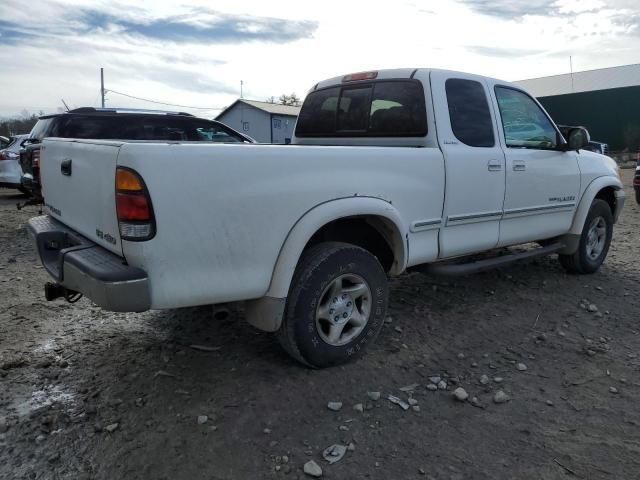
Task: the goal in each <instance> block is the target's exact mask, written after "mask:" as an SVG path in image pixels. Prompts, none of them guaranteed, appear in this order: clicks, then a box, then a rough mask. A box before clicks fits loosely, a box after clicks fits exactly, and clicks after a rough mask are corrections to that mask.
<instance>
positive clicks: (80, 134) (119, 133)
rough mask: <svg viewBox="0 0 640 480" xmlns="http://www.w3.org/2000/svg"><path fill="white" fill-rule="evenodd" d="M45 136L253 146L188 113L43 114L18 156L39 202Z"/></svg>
mask: <svg viewBox="0 0 640 480" xmlns="http://www.w3.org/2000/svg"><path fill="white" fill-rule="evenodd" d="M46 137H64V138H78V139H98V140H154V141H158V140H161V141H163V140H164V141H179V142H185V141H193V142H215V143H255V142H254V140H253V139H251V138H250V137H247V136H246V135H243V134H241V133H239V132H237V131H235V130H233V129H232V128H230V127H228V126H226V125H224V124H222V123H220V122H217V121H215V120H207V119H204V118H198V117H194V116H193V115H190V114H188V113H182V112H167V111H156V110H134V109H117V108H93V107H84V108H77V109H75V110H70V111H68V112H66V113H61V114H56V115H45V116H42V117H40V118H39V119H38V122H37V123H36V124H35V126H34V127H33V130H31V134H30V135H29V138H28V139H25V140H24V141H23V142H22V144H23V147H24V148H23V149H22V151H21V153H20V165H21V167H22V170H23V172H24V175H23V177H22V187H23V188H24V189H25V190H27V191H28V192H29V193H30V194H31V195H32V196H33V197H35V198H36V199H39V200H41V199H42V196H41V193H40V146H41V142H42V140H43V139H44V138H46Z"/></svg>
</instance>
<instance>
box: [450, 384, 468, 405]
mask: <svg viewBox="0 0 640 480" xmlns="http://www.w3.org/2000/svg"><path fill="white" fill-rule="evenodd" d="M453 396H454V397H455V399H456V400H458V401H459V402H465V401H466V400H467V398H469V394H468V393H467V391H466V390H465V389H464V388H462V387H458V388H456V389H455V390H454V391H453Z"/></svg>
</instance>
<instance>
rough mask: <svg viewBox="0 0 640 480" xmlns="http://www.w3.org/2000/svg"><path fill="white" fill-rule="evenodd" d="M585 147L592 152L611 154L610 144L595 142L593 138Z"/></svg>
mask: <svg viewBox="0 0 640 480" xmlns="http://www.w3.org/2000/svg"><path fill="white" fill-rule="evenodd" d="M584 149H585V150H589V151H591V152H596V153H600V154H602V155H609V144H608V143H604V142H595V141H593V140H590V141H589V145H587V146H586V147H584Z"/></svg>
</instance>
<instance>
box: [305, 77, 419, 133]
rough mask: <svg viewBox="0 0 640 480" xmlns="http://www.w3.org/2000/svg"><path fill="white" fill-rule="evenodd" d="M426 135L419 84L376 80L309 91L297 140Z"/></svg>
mask: <svg viewBox="0 0 640 480" xmlns="http://www.w3.org/2000/svg"><path fill="white" fill-rule="evenodd" d="M426 134H427V118H426V107H425V101H424V92H423V89H422V85H421V84H420V82H419V81H417V80H397V81H376V82H367V83H359V84H357V85H345V86H343V87H332V88H328V89H324V90H319V91H316V92H312V93H310V94H309V95H308V96H307V99H306V100H305V102H304V105H303V106H302V110H301V111H300V116H299V118H298V123H297V125H296V136H299V137H314V136H315V137H409V136H411V137H421V136H424V135H426Z"/></svg>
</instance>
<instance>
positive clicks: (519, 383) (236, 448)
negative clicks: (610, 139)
mask: <svg viewBox="0 0 640 480" xmlns="http://www.w3.org/2000/svg"><path fill="white" fill-rule="evenodd" d="M631 175H632V170H626V171H624V181H625V184H626V185H627V194H628V197H627V199H628V200H627V205H626V208H625V211H624V213H623V216H622V219H621V221H620V223H619V224H618V225H617V227H616V231H615V234H614V240H613V244H612V247H611V251H610V254H609V257H608V259H607V261H606V263H605V265H604V266H603V268H602V269H601V270H600V272H599V273H597V274H595V275H591V276H570V275H567V274H565V273H564V271H563V270H562V269H561V267H560V266H559V264H558V262H557V261H556V259H555V258H553V257H549V258H545V259H542V260H538V261H536V262H534V263H531V264H528V265H515V266H512V267H508V268H505V269H502V270H500V271H495V272H490V273H484V274H478V275H474V276H470V277H467V278H462V279H456V280H446V279H445V280H443V279H436V278H428V277H426V276H423V275H421V274H410V275H405V276H402V277H401V278H398V279H395V280H393V282H392V293H391V304H390V310H389V313H388V314H389V317H390V318H389V319H388V321H387V323H386V324H385V327H384V329H383V331H382V334H381V335H380V337H379V339H378V341H377V342H376V343H375V345H373V346H372V347H370V349H369V352H368V354H367V355H365V356H364V357H363V358H361V359H360V360H358V361H356V362H354V363H351V364H349V365H346V366H343V367H339V368H333V369H328V370H321V371H314V370H309V369H306V368H302V367H300V366H299V365H297V364H295V363H294V362H293V361H292V360H290V359H289V358H288V357H287V356H286V355H285V354H284V353H283V352H282V351H281V349H280V347H279V345H278V344H277V343H276V341H275V339H274V338H273V337H272V335H269V334H266V333H261V332H258V331H256V330H254V329H252V328H251V327H250V326H248V325H247V324H246V323H245V322H244V320H243V319H242V314H241V313H240V312H232V315H231V316H230V317H229V318H227V319H226V320H222V321H219V320H214V319H213V318H212V312H211V307H201V308H191V309H181V310H172V311H153V312H147V313H143V314H114V313H109V312H104V311H101V310H100V309H99V308H97V307H95V306H93V305H92V304H91V303H90V302H89V301H88V300H86V299H82V300H80V301H79V302H78V303H76V304H68V303H64V302H62V301H57V302H51V303H48V302H46V301H45V300H44V297H43V290H42V286H43V284H44V282H45V281H47V280H48V277H47V275H46V273H45V272H44V270H43V269H42V268H41V267H40V265H39V264H38V262H37V261H36V256H35V253H34V251H33V249H32V246H31V243H30V240H29V238H28V235H27V232H26V231H25V224H26V222H27V220H28V219H29V217H31V216H34V215H36V214H37V209H36V208H35V207H30V208H27V209H25V210H22V211H20V212H18V211H17V210H16V209H15V207H14V203H15V202H17V201H18V200H20V198H21V197H20V196H19V195H17V194H15V193H14V192H12V191H10V190H1V191H0V478H2V479H21V478H37V479H172V480H173V479H189V480H190V479H211V480H213V479H251V480H253V479H263V478H266V479H279V478H282V479H287V478H290V479H295V478H308V477H307V476H306V475H305V474H304V473H303V465H304V464H305V463H306V462H308V461H309V460H315V461H316V462H317V463H318V464H319V465H320V466H321V467H322V469H323V472H324V478H327V479H359V478H363V479H413V478H415V479H420V478H426V479H438V480H440V479H447V480H449V479H450V480H461V479H556V478H571V477H573V478H585V479H611V480H620V479H640V378H639V375H638V372H639V370H640V369H639V367H640V358H639V357H638V355H639V354H640V335H639V332H640V324H639V323H640V296H639V295H638V280H640V262H639V261H638V260H639V258H640V242H639V236H638V232H639V229H640V208H639V207H638V205H636V204H635V201H634V199H633V190H632V188H631V187H630V185H631ZM581 304H582V306H581ZM595 308H597V311H589V310H594V309H595ZM193 345H196V346H205V347H216V349H209V350H213V351H209V350H201V349H197V348H193ZM520 363H523V364H525V365H526V370H523V369H522V368H523V367H522V366H520V367H519V366H518V364H520ZM518 367H519V368H518ZM521 369H522V370H521ZM483 375H486V376H487V377H488V378H482V376H483ZM435 376H439V377H441V378H442V379H443V380H444V381H445V382H446V383H447V388H446V390H437V391H433V390H430V389H432V388H434V387H433V386H430V387H428V388H427V385H430V384H431V380H430V377H435ZM481 378H482V381H481ZM487 380H488V382H487ZM483 382H486V383H484V384H483ZM413 384H418V385H417V386H415V385H413ZM412 385H413V386H412ZM406 386H409V391H406V390H407V389H406V388H405V389H403V387H406ZM458 386H462V387H463V388H464V389H465V390H466V391H467V392H468V393H469V395H470V397H469V400H468V401H466V402H460V401H456V400H455V399H454V398H453V395H452V392H453V390H454V389H455V388H457V387H458ZM498 390H502V391H503V392H504V393H506V394H507V395H508V396H509V397H510V401H507V402H505V403H501V404H497V403H494V401H493V398H494V395H495V394H496V392H497V391H498ZM372 391H378V392H382V398H380V399H379V400H377V401H375V400H372V399H370V398H369V396H368V395H367V392H372ZM389 394H392V395H395V396H397V397H400V398H401V399H403V400H405V401H407V400H408V399H409V398H411V399H412V400H411V403H416V402H417V405H416V406H417V407H418V408H413V407H412V408H409V409H408V410H403V409H402V408H401V407H399V406H398V405H396V404H393V403H391V402H390V401H389V400H387V398H386V397H387V395H389ZM473 397H477V398H476V400H475V401H474V402H472V401H471V400H472V398H473ZM332 401H335V402H342V403H343V406H342V409H341V410H339V411H337V412H336V411H332V410H329V409H328V408H327V403H328V402H332ZM356 404H362V411H360V408H359V407H357V408H356V409H354V405H356ZM205 415H206V416H207V418H206V419H205V418H201V419H200V422H199V421H198V417H199V416H205ZM205 420H206V421H205ZM350 443H352V444H353V450H349V451H347V453H346V455H345V457H344V458H343V459H342V460H341V461H339V462H337V463H335V464H332V465H329V464H328V463H327V462H326V461H324V460H323V458H322V452H323V450H324V449H325V448H327V447H328V446H330V445H332V444H341V445H349V444H350Z"/></svg>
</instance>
